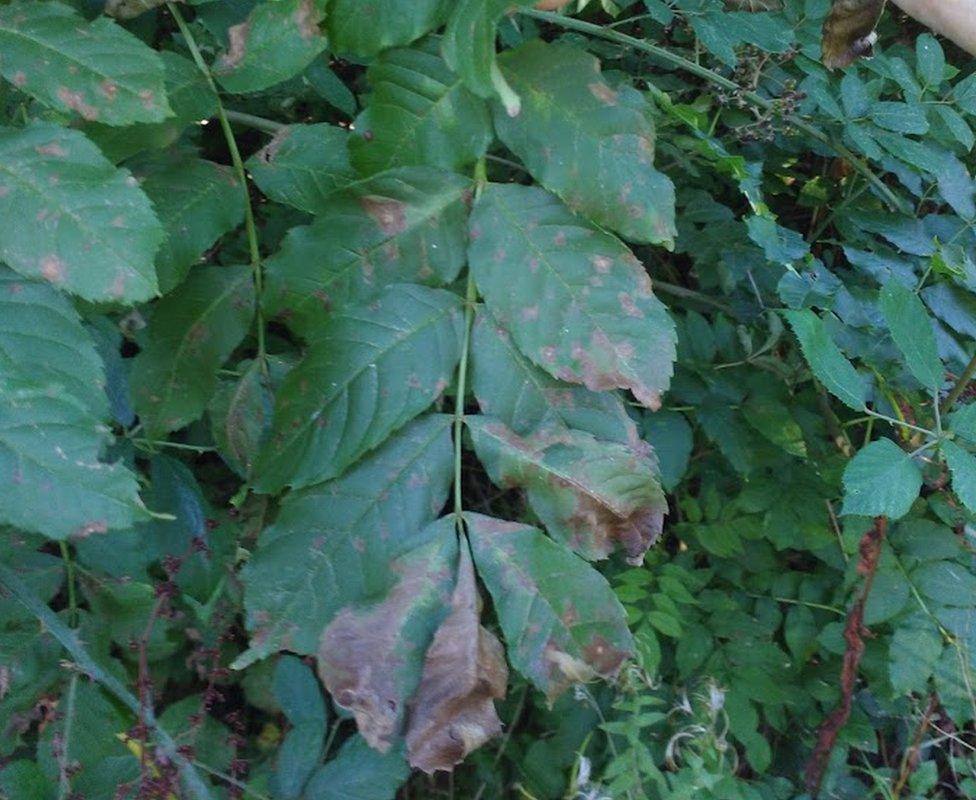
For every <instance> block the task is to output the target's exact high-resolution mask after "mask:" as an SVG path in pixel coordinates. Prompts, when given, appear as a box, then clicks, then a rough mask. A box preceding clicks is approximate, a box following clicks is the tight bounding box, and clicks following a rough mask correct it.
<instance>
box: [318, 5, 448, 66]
mask: <svg viewBox="0 0 976 800" xmlns="http://www.w3.org/2000/svg"><path fill="white" fill-rule="evenodd" d="M448 8H450V3H449V2H447V0H331V5H330V6H329V15H328V18H327V19H326V26H327V28H328V32H329V39H330V41H331V43H332V49H333V50H334V51H335V52H337V53H339V54H340V55H346V54H348V55H354V56H359V57H365V56H373V55H376V54H377V53H379V52H380V51H381V50H386V49H388V48H390V47H401V46H403V45H407V44H410V43H411V42H413V41H415V40H416V39H419V38H420V37H421V36H423V35H424V34H425V33H428V32H430V31H432V30H434V29H435V28H437V27H439V26H440V25H441V23H443V22H444V19H445V18H446V16H447V10H448ZM364 20H372V22H373V24H363V21H364Z"/></svg>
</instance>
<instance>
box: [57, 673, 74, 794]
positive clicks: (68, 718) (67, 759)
mask: <svg viewBox="0 0 976 800" xmlns="http://www.w3.org/2000/svg"><path fill="white" fill-rule="evenodd" d="M77 693H78V673H75V674H74V675H72V676H71V680H70V681H69V682H68V700H67V704H66V705H67V708H65V710H64V733H63V734H62V737H61V738H62V742H61V755H60V756H59V758H58V762H59V763H58V800H70V798H71V778H70V776H69V772H68V769H67V767H68V765H69V764H70V763H71V729H72V727H73V726H74V720H75V697H76V695H77Z"/></svg>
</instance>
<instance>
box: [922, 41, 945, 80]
mask: <svg viewBox="0 0 976 800" xmlns="http://www.w3.org/2000/svg"><path fill="white" fill-rule="evenodd" d="M915 56H916V71H917V72H918V77H919V80H921V81H922V82H923V83H924V84H926V85H927V86H928V87H929V88H931V89H937V88H938V87H939V85H940V84H941V83H942V81H943V80H945V68H946V58H945V52H944V51H943V50H942V45H940V44H939V40H938V39H936V38H935V37H934V36H932V34H930V33H923V34H922V35H921V36H919V37H918V38H917V39H916V40H915Z"/></svg>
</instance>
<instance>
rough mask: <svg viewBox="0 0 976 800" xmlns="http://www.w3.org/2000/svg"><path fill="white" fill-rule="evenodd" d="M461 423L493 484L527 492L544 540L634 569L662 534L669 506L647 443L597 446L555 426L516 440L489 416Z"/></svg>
mask: <svg viewBox="0 0 976 800" xmlns="http://www.w3.org/2000/svg"><path fill="white" fill-rule="evenodd" d="M466 422H467V426H468V429H469V430H470V432H471V438H472V440H473V441H474V447H475V451H476V452H477V454H478V458H479V459H480V460H481V463H482V464H483V465H484V467H485V469H487V470H488V474H489V475H490V476H491V479H492V481H494V483H496V484H497V485H499V486H501V487H503V488H509V487H512V486H518V487H521V488H524V489H526V490H527V492H528V498H529V503H530V504H531V506H532V508H533V510H534V511H535V512H536V514H538V515H539V518H540V519H541V520H542V521H543V523H544V524H545V526H546V529H547V530H548V532H549V534H550V535H551V536H553V537H554V538H556V539H558V540H560V541H562V542H563V543H564V544H566V545H567V546H568V547H570V548H571V549H573V550H574V551H576V552H577V553H579V554H580V555H581V556H583V557H584V558H586V559H589V560H596V559H600V558H606V557H607V556H609V555H610V553H612V552H613V551H614V550H616V549H618V548H619V549H621V550H623V551H624V553H625V555H626V556H627V561H628V563H631V564H640V563H641V562H642V561H643V560H644V553H645V552H646V551H647V549H648V548H649V547H650V546H651V545H652V544H653V543H654V542H655V541H656V540H657V538H658V537H659V536H660V535H661V528H662V525H663V523H664V515H665V514H667V510H668V504H667V500H665V498H664V493H663V492H662V491H661V486H660V484H659V483H658V481H657V478H656V475H655V472H656V464H655V462H654V459H653V454H652V451H651V449H650V447H649V446H648V445H647V444H645V443H643V442H641V443H639V444H638V443H634V444H631V445H629V446H628V445H622V444H617V443H616V442H601V441H599V440H598V439H596V438H594V437H593V436H592V435H590V434H588V433H583V432H582V431H574V430H570V429H567V428H562V427H555V426H554V427H550V428H546V429H543V430H540V431H538V432H536V433H533V434H531V435H529V436H525V437H521V436H519V435H518V434H516V433H515V432H514V431H512V430H511V429H510V428H508V427H507V426H506V425H505V424H504V423H502V422H500V421H499V420H497V419H493V418H491V417H481V416H473V417H467V419H466Z"/></svg>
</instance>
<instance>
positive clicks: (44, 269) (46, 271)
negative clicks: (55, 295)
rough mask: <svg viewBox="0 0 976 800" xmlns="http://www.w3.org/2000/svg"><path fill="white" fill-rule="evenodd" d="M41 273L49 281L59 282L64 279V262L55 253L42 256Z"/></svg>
mask: <svg viewBox="0 0 976 800" xmlns="http://www.w3.org/2000/svg"><path fill="white" fill-rule="evenodd" d="M41 275H43V276H44V277H45V278H47V279H48V280H49V281H51V283H60V282H61V281H63V280H64V262H63V261H62V260H61V259H60V258H58V257H57V256H56V255H49V256H44V258H42V259H41Z"/></svg>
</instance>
